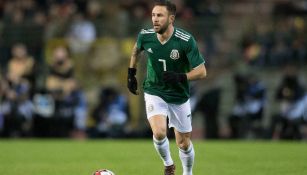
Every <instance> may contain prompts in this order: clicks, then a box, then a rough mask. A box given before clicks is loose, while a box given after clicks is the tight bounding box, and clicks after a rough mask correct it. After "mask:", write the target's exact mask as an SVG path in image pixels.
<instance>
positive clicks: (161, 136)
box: [153, 129, 166, 140]
mask: <svg viewBox="0 0 307 175" xmlns="http://www.w3.org/2000/svg"><path fill="white" fill-rule="evenodd" d="M153 136H154V137H155V139H156V140H163V139H164V138H165V137H166V130H163V129H159V130H156V131H154V132H153Z"/></svg>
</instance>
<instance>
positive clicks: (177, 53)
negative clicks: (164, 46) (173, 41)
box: [170, 49, 180, 60]
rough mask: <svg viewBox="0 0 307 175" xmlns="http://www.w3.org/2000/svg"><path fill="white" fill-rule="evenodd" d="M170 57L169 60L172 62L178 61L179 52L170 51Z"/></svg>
mask: <svg viewBox="0 0 307 175" xmlns="http://www.w3.org/2000/svg"><path fill="white" fill-rule="evenodd" d="M170 57H171V59H173V60H177V59H179V57H180V55H179V51H178V50H177V49H173V50H172V51H171V54H170Z"/></svg>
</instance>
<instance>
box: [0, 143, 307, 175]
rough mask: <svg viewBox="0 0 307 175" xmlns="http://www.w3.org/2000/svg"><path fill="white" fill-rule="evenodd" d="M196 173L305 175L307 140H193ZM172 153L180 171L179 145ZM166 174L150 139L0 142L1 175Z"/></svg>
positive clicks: (219, 174) (206, 174) (218, 174)
mask: <svg viewBox="0 0 307 175" xmlns="http://www.w3.org/2000/svg"><path fill="white" fill-rule="evenodd" d="M194 146H195V150H196V158H195V167H194V175H305V174H307V144H306V143H303V142H264V141H194ZM171 150H172V156H173V158H174V160H175V163H176V164H177V175H180V174H181V166H180V160H179V159H178V149H177V148H176V146H175V143H174V141H172V142H171ZM100 168H108V169H110V170H112V171H114V172H115V174H116V175H162V174H163V173H162V168H163V167H162V162H161V161H160V159H159V157H158V155H157V154H156V152H155V150H154V148H153V145H152V142H151V140H87V141H74V140H0V175H20V174H22V175H91V173H92V172H93V171H94V170H96V169H100Z"/></svg>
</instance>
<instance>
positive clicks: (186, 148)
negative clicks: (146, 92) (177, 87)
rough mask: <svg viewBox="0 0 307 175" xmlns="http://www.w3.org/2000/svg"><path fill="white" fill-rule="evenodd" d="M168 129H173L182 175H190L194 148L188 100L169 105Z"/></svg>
mask: <svg viewBox="0 0 307 175" xmlns="http://www.w3.org/2000/svg"><path fill="white" fill-rule="evenodd" d="M169 110H170V122H169V125H170V127H174V132H175V137H176V143H177V146H178V148H179V157H180V160H181V163H182V167H183V175H192V169H193V164H194V156H195V152H194V148H193V144H192V142H191V132H192V116H191V107H190V102H189V100H188V101H187V102H185V103H183V104H181V105H175V104H169Z"/></svg>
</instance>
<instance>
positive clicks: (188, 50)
mask: <svg viewBox="0 0 307 175" xmlns="http://www.w3.org/2000/svg"><path fill="white" fill-rule="evenodd" d="M175 15H176V6H175V5H174V4H173V3H171V2H170V1H158V2H156V3H155V5H154V7H153V9H152V23H153V28H152V29H143V30H141V32H140V33H139V35H138V38H137V42H136V44H135V45H134V48H133V51H132V55H131V60H130V65H129V68H128V88H129V90H130V92H131V93H133V94H135V95H137V94H139V92H138V90H137V89H138V88H137V80H136V68H137V62H138V58H139V57H138V55H139V54H140V53H141V52H142V51H144V52H146V54H147V56H148V62H147V77H146V79H145V81H144V83H143V89H144V98H145V104H146V113H147V119H148V121H149V123H150V127H151V130H152V132H153V143H154V147H155V148H156V150H157V152H158V154H159V155H160V157H161V159H162V161H163V163H164V166H165V170H164V174H165V175H174V174H175V165H174V162H173V159H172V157H171V153H170V148H169V140H168V138H167V133H166V132H167V118H168V121H169V127H173V128H174V132H175V138H176V144H177V146H178V147H179V157H180V159H181V162H182V167H183V175H192V174H193V173H192V169H193V164H194V154H195V153H194V148H193V144H192V142H191V131H192V124H191V118H192V117H191V107H190V101H189V96H190V93H189V81H191V80H198V79H202V78H204V77H205V76H206V68H205V65H204V62H205V61H204V58H203V57H202V56H201V54H200V53H199V51H198V48H197V45H196V42H195V39H194V38H193V36H192V35H191V34H189V33H187V32H186V31H184V30H182V29H180V28H177V27H174V25H173V23H174V20H175Z"/></svg>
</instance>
